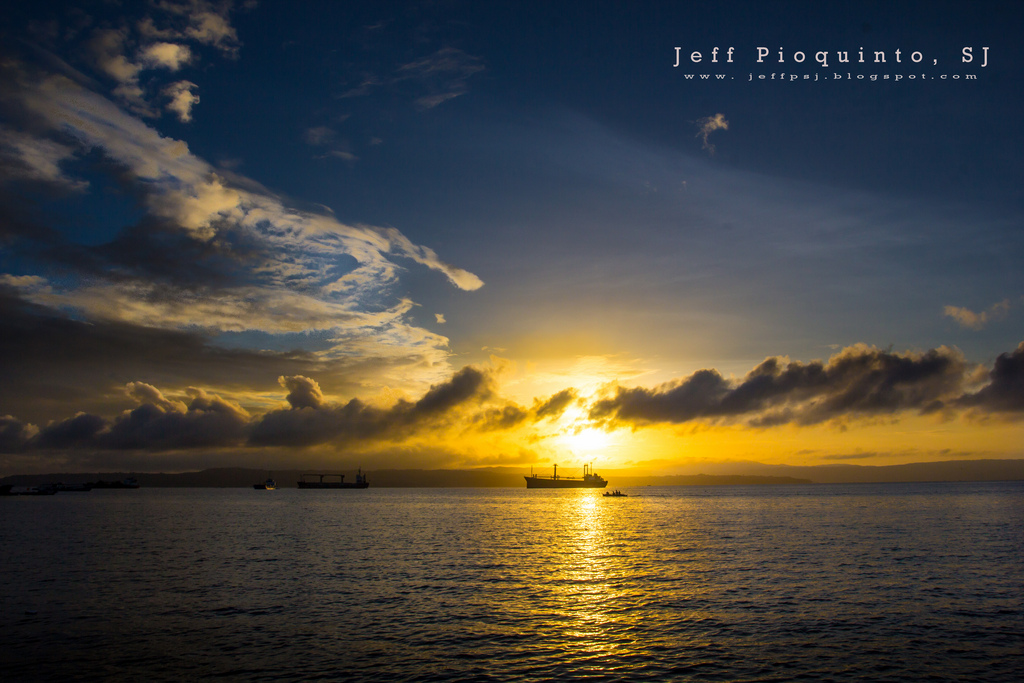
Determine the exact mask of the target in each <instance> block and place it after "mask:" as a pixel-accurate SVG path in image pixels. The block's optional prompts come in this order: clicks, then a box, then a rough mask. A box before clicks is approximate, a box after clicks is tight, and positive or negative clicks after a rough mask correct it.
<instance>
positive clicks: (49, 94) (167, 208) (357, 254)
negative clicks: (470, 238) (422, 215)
mask: <svg viewBox="0 0 1024 683" xmlns="http://www.w3.org/2000/svg"><path fill="white" fill-rule="evenodd" d="M23 103H24V105H25V106H26V108H27V109H28V110H30V111H32V112H34V113H35V114H37V115H38V117H39V120H40V121H41V122H42V123H44V124H46V125H49V126H50V127H52V129H53V130H55V131H57V130H59V131H62V132H63V133H64V134H67V135H70V136H71V138H72V139H73V140H75V141H77V142H78V143H79V145H80V146H81V147H82V148H83V149H85V150H90V149H98V150H101V151H102V152H103V153H104V154H106V155H108V156H109V157H110V158H111V159H112V160H113V161H115V162H117V163H118V164H120V165H122V166H123V167H124V169H125V170H126V172H127V173H128V179H129V180H130V181H131V182H133V184H134V186H135V187H136V188H137V189H138V190H139V191H140V193H141V194H142V199H143V201H144V202H145V204H146V205H147V207H148V209H149V211H150V212H151V214H152V215H153V216H155V217H157V218H159V219H162V220H165V221H168V222H170V223H172V224H174V225H178V226H180V227H181V228H183V229H185V230H186V231H188V232H189V233H190V235H191V238H192V239H195V240H200V241H209V240H214V239H217V238H220V239H222V240H236V241H237V240H239V239H243V240H244V241H245V242H246V244H247V246H246V249H247V250H249V251H252V250H253V248H255V249H256V250H257V251H258V253H260V254H261V255H262V257H263V258H264V261H263V262H262V263H260V264H259V268H260V271H259V272H260V273H262V274H263V276H264V279H265V280H267V281H273V282H277V283H281V284H283V283H285V282H288V283H291V284H292V286H293V287H294V286H295V285H302V287H303V289H304V291H308V290H309V288H310V287H315V288H323V289H322V291H323V294H325V295H328V298H331V297H333V298H337V296H338V295H340V294H342V293H347V294H349V295H350V296H358V295H359V293H360V292H370V291H379V289H380V288H381V287H385V286H388V285H390V284H392V283H393V282H395V280H396V279H397V274H398V271H399V267H398V266H397V264H396V263H395V262H394V261H393V260H392V258H393V257H400V258H408V259H410V260H412V261H414V262H416V263H419V264H421V265H424V266H427V267H428V268H432V269H434V270H437V271H440V272H441V273H443V274H444V275H446V276H447V277H448V279H449V280H450V281H451V282H452V283H453V284H455V285H456V286H457V287H459V288H461V289H466V290H472V289H476V288H479V287H480V286H482V284H483V283H482V281H481V280H480V279H479V278H478V277H476V276H475V275H473V274H472V273H469V272H468V271H466V270H464V269H460V268H456V267H454V266H452V265H450V264H447V263H445V262H443V261H441V260H440V259H439V258H438V256H437V254H436V253H435V252H434V251H433V250H431V249H430V248H428V247H425V246H420V245H416V244H413V243H412V242H411V241H410V240H409V239H408V238H407V237H405V236H404V235H403V234H402V233H401V232H399V231H398V230H397V229H394V228H376V227H373V226H353V225H346V224H344V223H341V222H339V221H337V220H336V219H335V218H334V217H333V216H329V215H317V214H311V213H308V212H303V211H298V210H295V209H291V208H289V207H287V206H285V205H284V204H283V203H282V202H281V200H280V199H278V198H277V197H275V196H273V195H271V194H269V193H268V192H266V191H263V190H261V189H258V188H256V187H255V184H254V183H248V185H249V187H248V188H244V186H245V185H246V184H247V183H246V179H244V178H241V179H239V180H240V182H236V183H234V184H229V183H228V182H227V181H226V179H225V178H224V177H222V176H221V175H220V174H218V173H217V172H215V171H214V169H213V167H211V166H210V165H209V164H207V163H206V162H205V161H203V160H201V159H199V158H197V157H195V156H194V155H192V154H191V153H190V152H189V149H188V147H187V145H185V143H183V142H181V141H178V140H173V139H170V138H165V137H163V136H161V135H160V134H158V133H157V132H156V131H154V130H153V129H151V128H149V127H148V126H146V125H145V124H144V123H142V122H141V121H139V120H138V119H136V118H134V117H131V116H128V115H127V114H125V113H124V112H122V111H121V110H119V109H118V108H117V107H116V106H114V105H113V103H111V102H109V101H108V100H106V99H105V98H103V97H101V96H98V95H96V94H95V93H92V92H90V91H88V90H85V89H83V88H81V87H80V86H78V85H77V84H75V83H73V82H71V81H69V80H68V79H66V78H63V77H60V76H56V77H51V78H48V79H44V80H43V81H42V82H41V83H39V84H38V85H36V86H31V85H26V87H25V95H24V98H23ZM222 173H223V172H222ZM243 188H244V189H243ZM222 246H223V247H225V248H228V249H233V248H235V247H237V245H235V244H229V243H227V242H224V243H223V244H222ZM341 255H347V256H350V257H352V258H354V259H355V261H356V263H357V267H356V268H355V269H353V270H350V271H349V272H346V273H344V274H342V275H341V276H340V277H338V278H335V279H333V280H326V279H325V277H324V273H325V272H332V271H333V270H334V269H330V268H328V269H326V270H325V268H324V265H325V263H326V262H328V261H329V260H334V259H337V258H338V257H339V256H341ZM280 288H281V286H280V285H278V286H276V287H275V288H274V289H275V290H276V291H279V290H280Z"/></svg>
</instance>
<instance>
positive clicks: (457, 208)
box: [0, 0, 1024, 475]
mask: <svg viewBox="0 0 1024 683" xmlns="http://www.w3.org/2000/svg"><path fill="white" fill-rule="evenodd" d="M840 4H841V5H842V6H841V7H839V6H838V5H840ZM6 15H7V16H6V17H5V21H4V22H3V27H2V29H0V358H2V361H0V363H2V364H0V368H2V381H0V475H6V474H14V473H29V472H51V471H97V470H104V469H115V468H123V469H129V470H133V471H175V470H189V469H202V468H206V467H216V466H228V465H230V466H249V467H259V468H275V467H277V468H280V467H305V466H319V467H337V468H350V467H355V466H357V465H361V466H362V467H363V468H364V469H370V470H373V469H378V468H391V467H417V468H419V467H427V468H442V467H445V468H449V467H458V468H467V467H478V466H498V465H505V466H517V467H523V468H529V467H530V466H532V465H537V466H541V467H546V466H549V465H550V464H551V463H559V465H560V466H561V467H562V468H566V469H570V470H571V469H573V468H574V467H579V466H580V465H581V464H582V463H583V462H593V463H595V465H597V467H598V469H599V470H600V469H601V468H602V467H604V468H627V467H635V468H638V469H643V470H646V471H650V472H657V473H673V472H676V471H683V470H686V469H687V468H690V467H693V466H694V463H700V462H704V461H707V460H711V461H719V460H752V461H758V462H763V463H775V464H799V465H805V464H823V463H837V462H842V463H847V464H865V465H880V464H893V463H903V462H917V461H935V460H953V459H964V458H1020V457H1024V229H1022V227H1024V226H1022V220H1024V195H1022V183H1021V179H1022V178H1024V127H1022V125H1021V118H1022V114H1024V106H1022V105H1024V100H1022V98H1024V87H1022V82H1021V76H1022V74H1024V68H1022V67H1024V41H1022V40H1021V38H1020V36H1021V35H1022V34H1024V5H1021V4H1019V3H1012V2H988V3H987V2H899V1H887V2H877V3H873V2H856V3H821V2H772V3H758V2H718V3H687V2H630V3H626V2H557V1H556V2H457V1H451V2H443V1H442V2H327V1H324V2H301V3H286V2H280V1H271V0H260V1H259V2H235V3H231V2H206V1H205V0H159V1H156V0H154V1H152V2H123V3H115V2H99V1H98V2H76V3H64V2H58V3H47V2H32V3H20V4H19V5H18V6H17V7H15V8H11V9H8V10H6ZM677 48H679V49H678V50H677ZM716 48H717V50H716ZM730 48H731V49H732V51H731V54H730V53H729V50H730ZM758 48H764V49H763V50H762V51H760V52H759V50H758ZM897 51H898V52H897ZM694 53H700V54H699V55H695V54H694ZM876 53H880V58H879V56H876ZM861 54H863V60H864V61H863V62H860V61H859V60H860V59H861ZM677 56H678V59H679V65H678V66H676V63H677ZM759 57H760V61H759ZM844 57H845V59H844ZM730 58H731V60H732V61H731V62H729V61H728V60H729V59H730ZM968 58H970V61H966V60H967V59H968ZM698 59H699V61H697V60H698ZM880 59H884V60H885V61H884V62H881V61H880ZM780 60H781V63H780ZM702 76H707V78H702Z"/></svg>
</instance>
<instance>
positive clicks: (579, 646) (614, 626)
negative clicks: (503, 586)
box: [548, 490, 638, 669]
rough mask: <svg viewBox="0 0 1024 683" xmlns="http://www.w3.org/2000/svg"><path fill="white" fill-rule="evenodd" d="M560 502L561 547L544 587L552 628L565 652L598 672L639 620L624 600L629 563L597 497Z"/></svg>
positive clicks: (626, 645) (621, 649) (586, 494)
mask: <svg viewBox="0 0 1024 683" xmlns="http://www.w3.org/2000/svg"><path fill="white" fill-rule="evenodd" d="M560 502H561V506H560V508H561V515H560V518H561V519H562V520H563V522H564V524H565V526H564V527H563V529H562V532H561V533H560V534H559V536H560V537H561V539H562V541H563V544H562V547H561V548H558V549H557V550H556V551H555V552H554V556H553V557H552V560H553V562H552V565H553V566H552V567H551V573H550V580H549V582H548V585H549V586H550V587H551V588H552V604H551V607H552V608H553V611H554V613H555V614H553V615H551V616H552V620H551V621H552V627H553V629H554V630H555V631H556V633H557V634H558V635H557V639H558V640H560V641H561V642H562V645H563V647H564V649H565V651H566V652H571V653H573V655H574V658H577V659H578V658H583V659H584V660H586V661H587V662H589V663H590V664H589V665H590V666H592V667H593V668H596V669H602V668H603V667H602V664H601V662H602V660H608V659H612V660H614V658H615V657H618V656H619V655H622V654H626V653H627V652H628V651H630V649H631V645H632V643H631V640H632V639H631V638H629V637H628V636H627V635H626V634H627V633H628V631H629V628H630V627H631V626H632V625H634V621H635V619H636V618H637V616H638V615H637V613H636V612H635V611H634V610H632V609H630V607H629V606H628V604H629V600H628V599H625V600H624V598H626V596H625V592H624V588H623V587H624V585H625V584H626V583H627V582H628V572H629V567H628V564H627V560H628V558H627V557H625V555H624V554H622V552H621V546H620V545H619V544H618V543H617V540H616V539H615V538H614V537H612V536H611V535H610V533H609V531H608V526H607V522H608V521H609V520H608V518H607V515H608V514H609V510H608V509H607V506H606V505H604V503H606V502H607V501H605V500H603V498H602V496H601V494H600V492H598V491H594V490H586V491H576V492H572V493H571V494H569V495H566V496H565V497H564V500H562V501H560ZM622 603H625V606H624V605H623V604H622ZM553 635H554V634H553Z"/></svg>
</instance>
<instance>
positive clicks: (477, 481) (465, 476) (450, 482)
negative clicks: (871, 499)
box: [0, 459, 1024, 488]
mask: <svg viewBox="0 0 1024 683" xmlns="http://www.w3.org/2000/svg"><path fill="white" fill-rule="evenodd" d="M727 468H728V469H731V470H732V471H728V472H723V471H719V472H715V473H698V474H676V475H644V474H637V473H635V470H634V471H628V470H627V471H616V470H603V471H602V475H603V476H605V478H606V479H608V483H609V486H611V487H614V488H628V487H636V486H772V485H787V484H842V483H911V482H922V483H923V482H956V481H963V482H971V481H1022V480H1024V459H1021V460H965V461H943V462H932V463H913V464H908V465H887V466H870V465H814V466H790V465H764V464H761V463H756V462H747V463H718V464H708V466H707V469H709V470H711V469H720V470H721V469H727ZM309 471H312V470H310V469H308V468H307V469H277V470H269V474H270V475H271V476H272V477H273V478H274V479H276V480H277V482H278V486H279V487H282V488H293V487H294V486H295V482H297V481H298V480H299V478H300V477H301V475H302V474H303V473H305V472H309ZM339 471H340V472H343V473H345V474H346V475H351V477H352V478H353V479H354V477H355V471H354V470H353V471H352V472H348V471H345V470H339ZM364 473H365V474H366V475H367V478H368V479H369V481H370V486H371V487H373V488H481V487H483V488H494V487H522V486H524V482H523V475H524V474H525V473H526V470H525V469H524V468H520V467H495V468H481V469H475V470H443V469H439V470H412V469H403V470H398V469H382V470H376V471H374V470H364ZM267 475H268V470H266V469H250V468H212V469H206V470H201V471H196V472H179V473H162V472H161V473H146V472H76V473H68V472H62V473H49V474H15V475H9V476H6V477H3V478H0V485H4V484H9V485H13V486H38V485H46V484H56V483H58V482H61V483H64V484H81V483H86V482H90V481H97V480H107V481H120V480H123V479H126V478H128V477H135V478H137V479H138V480H139V483H140V484H141V486H142V487H146V488H197V487H198V488H207V487H209V488H233V487H251V486H252V485H253V484H254V483H257V482H262V481H263V480H264V479H266V478H267Z"/></svg>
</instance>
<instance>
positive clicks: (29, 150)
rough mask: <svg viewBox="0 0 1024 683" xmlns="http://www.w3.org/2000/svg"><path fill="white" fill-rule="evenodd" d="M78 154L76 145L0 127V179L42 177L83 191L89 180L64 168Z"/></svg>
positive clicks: (59, 185) (55, 184) (39, 178)
mask: <svg viewBox="0 0 1024 683" xmlns="http://www.w3.org/2000/svg"><path fill="white" fill-rule="evenodd" d="M75 157H76V151H75V149H74V148H72V147H69V146H67V145H64V144H61V143H59V142H55V141H53V140H48V139H40V138H35V137H32V136H30V135H24V134H21V133H18V132H15V131H12V130H8V129H6V128H3V127H0V161H2V162H3V163H2V165H0V181H7V180H30V181H39V182H43V183H48V184H51V185H54V186H58V187H61V188H64V189H67V190H72V191H74V192H82V191H84V190H86V189H87V188H88V187H89V183H88V182H86V181H84V180H79V179H76V178H72V177H70V176H68V175H67V174H66V173H65V172H64V170H63V169H62V168H61V165H62V164H63V163H64V162H66V161H69V160H71V159H74V158H75Z"/></svg>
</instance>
